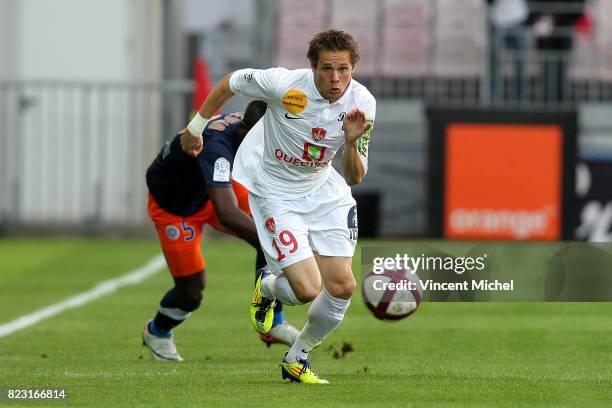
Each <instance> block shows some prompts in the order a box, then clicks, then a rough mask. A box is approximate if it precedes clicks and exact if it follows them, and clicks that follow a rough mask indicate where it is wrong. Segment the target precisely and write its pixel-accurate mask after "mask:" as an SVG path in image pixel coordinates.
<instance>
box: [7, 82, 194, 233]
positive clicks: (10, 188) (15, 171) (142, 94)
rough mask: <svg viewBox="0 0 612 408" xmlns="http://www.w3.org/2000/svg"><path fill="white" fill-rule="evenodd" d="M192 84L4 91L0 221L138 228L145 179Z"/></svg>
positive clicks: (25, 86)
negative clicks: (149, 165) (136, 226)
mask: <svg viewBox="0 0 612 408" xmlns="http://www.w3.org/2000/svg"><path fill="white" fill-rule="evenodd" d="M191 90H192V84H191V82H190V81H174V82H164V83H127V82H125V83H124V82H114V83H113V82H66V81H0V143H1V145H2V152H1V163H0V211H1V212H0V214H1V221H2V225H3V226H4V228H8V229H10V228H11V226H15V225H53V224H58V225H64V226H65V225H75V226H89V227H91V228H95V227H96V226H98V225H101V224H105V225H119V226H125V227H129V226H131V225H141V224H142V223H143V221H144V220H145V217H146V211H145V202H146V186H145V179H144V176H145V171H146V168H147V166H148V164H149V163H150V162H151V160H152V159H153V157H154V156H155V154H156V152H157V151H158V150H159V148H160V146H161V140H162V138H168V137H171V136H172V134H173V132H176V131H178V130H179V129H180V127H182V126H184V124H185V121H186V119H187V112H186V110H185V106H186V96H189V95H190V93H191Z"/></svg>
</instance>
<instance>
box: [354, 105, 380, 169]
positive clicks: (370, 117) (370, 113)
mask: <svg viewBox="0 0 612 408" xmlns="http://www.w3.org/2000/svg"><path fill="white" fill-rule="evenodd" d="M364 112H365V114H366V122H368V123H370V124H371V125H372V127H370V130H368V131H367V132H365V133H364V134H363V135H362V136H361V137H360V138H359V140H358V141H357V150H358V151H359V155H360V156H361V160H362V161H363V164H364V165H365V168H366V171H367V170H368V151H369V148H370V139H371V137H372V130H373V129H374V120H375V119H376V99H374V98H373V97H372V98H371V99H368V101H367V103H366V104H365V106H364Z"/></svg>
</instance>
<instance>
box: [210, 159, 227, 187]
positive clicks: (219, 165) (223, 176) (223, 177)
mask: <svg viewBox="0 0 612 408" xmlns="http://www.w3.org/2000/svg"><path fill="white" fill-rule="evenodd" d="M213 181H219V182H227V181H230V163H229V161H228V160H227V159H226V158H225V157H219V158H218V159H217V160H216V161H215V170H214V172H213Z"/></svg>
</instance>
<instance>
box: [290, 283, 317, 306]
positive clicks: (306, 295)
mask: <svg viewBox="0 0 612 408" xmlns="http://www.w3.org/2000/svg"><path fill="white" fill-rule="evenodd" d="M320 291H321V290H320V288H316V287H314V286H300V287H297V288H295V289H294V290H293V293H294V294H295V297H296V298H297V300H299V301H300V302H302V303H308V302H312V301H313V300H314V299H315V298H316V297H317V296H319V292H320Z"/></svg>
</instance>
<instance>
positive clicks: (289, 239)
mask: <svg viewBox="0 0 612 408" xmlns="http://www.w3.org/2000/svg"><path fill="white" fill-rule="evenodd" d="M278 241H279V242H280V243H281V245H282V246H284V247H286V248H289V247H290V246H291V249H289V254H293V253H294V252H295V251H297V250H298V242H297V239H295V236H294V235H293V234H292V233H291V231H289V230H282V231H281V232H280V233H279V234H278ZM272 246H273V247H274V249H276V255H277V256H276V259H277V260H278V261H279V262H280V261H282V260H283V259H285V258H286V255H285V254H283V252H282V251H281V249H280V248H279V246H278V244H277V243H276V240H275V239H274V238H272Z"/></svg>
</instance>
